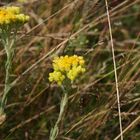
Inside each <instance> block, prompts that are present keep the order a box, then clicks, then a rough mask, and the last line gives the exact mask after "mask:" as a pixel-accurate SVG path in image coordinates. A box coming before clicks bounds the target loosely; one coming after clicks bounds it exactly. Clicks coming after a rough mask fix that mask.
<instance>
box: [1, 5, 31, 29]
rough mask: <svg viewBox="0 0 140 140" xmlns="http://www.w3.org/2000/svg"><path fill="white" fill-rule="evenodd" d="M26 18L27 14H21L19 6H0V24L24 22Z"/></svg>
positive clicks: (27, 18)
mask: <svg viewBox="0 0 140 140" xmlns="http://www.w3.org/2000/svg"><path fill="white" fill-rule="evenodd" d="M28 20H29V16H27V15H24V14H22V13H21V10H20V8H19V7H15V6H10V7H1V8H0V26H3V25H12V24H13V23H25V22H27V21H28Z"/></svg>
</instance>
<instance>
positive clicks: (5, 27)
mask: <svg viewBox="0 0 140 140" xmlns="http://www.w3.org/2000/svg"><path fill="white" fill-rule="evenodd" d="M28 20H29V16H28V15H25V14H23V13H22V11H21V9H20V8H19V7H16V6H9V7H0V38H1V43H2V45H3V47H4V49H5V52H6V56H7V60H6V64H5V70H6V75H5V86H4V92H3V95H2V98H1V100H0V124H1V123H3V122H4V120H5V118H6V115H5V112H4V108H5V105H6V102H7V94H8V93H9V91H10V89H11V85H10V69H11V64H12V58H13V55H14V48H13V47H14V44H15V40H16V34H17V30H18V29H19V28H20V27H21V26H22V25H23V24H24V23H26V22H27V21H28ZM11 32H13V33H11Z"/></svg>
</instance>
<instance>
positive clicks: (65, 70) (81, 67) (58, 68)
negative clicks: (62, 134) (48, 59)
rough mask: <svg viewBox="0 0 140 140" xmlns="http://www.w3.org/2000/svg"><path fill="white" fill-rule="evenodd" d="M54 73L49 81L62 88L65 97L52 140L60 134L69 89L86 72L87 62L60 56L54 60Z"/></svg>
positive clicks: (52, 131)
mask: <svg viewBox="0 0 140 140" xmlns="http://www.w3.org/2000/svg"><path fill="white" fill-rule="evenodd" d="M53 70H54V71H53V72H51V73H49V81H50V82H55V83H57V84H58V85H59V86H61V88H62V90H63V94H64V95H63V97H62V100H61V103H60V113H59V116H58V119H57V121H56V123H55V126H54V127H53V128H52V129H51V132H50V140H55V139H56V138H57V135H58V133H59V127H58V125H59V123H60V121H61V120H62V117H63V115H64V110H65V106H66V104H67V102H68V89H69V87H70V86H71V83H73V82H74V81H75V80H76V79H78V77H79V76H80V75H81V74H83V73H84V72H85V60H84V58H83V57H82V56H77V55H73V56H68V55H66V56H60V57H56V58H54V60H53Z"/></svg>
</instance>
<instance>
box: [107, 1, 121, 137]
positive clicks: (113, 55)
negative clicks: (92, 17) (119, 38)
mask: <svg viewBox="0 0 140 140" xmlns="http://www.w3.org/2000/svg"><path fill="white" fill-rule="evenodd" d="M105 3H106V12H107V17H108V25H109V33H110V41H111V48H112V57H113V64H114V73H115V83H116V93H117V102H118V113H119V124H120V133H121V134H120V135H121V140H123V132H122V119H121V106H120V95H119V87H118V76H117V69H116V60H115V51H114V43H113V37H112V28H111V21H110V14H109V9H108V2H107V0H105Z"/></svg>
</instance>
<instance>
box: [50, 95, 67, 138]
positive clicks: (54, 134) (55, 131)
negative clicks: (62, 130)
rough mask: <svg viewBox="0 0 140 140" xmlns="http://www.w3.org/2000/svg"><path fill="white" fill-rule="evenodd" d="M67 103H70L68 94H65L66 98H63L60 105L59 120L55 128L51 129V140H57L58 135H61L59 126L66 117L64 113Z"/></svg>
mask: <svg viewBox="0 0 140 140" xmlns="http://www.w3.org/2000/svg"><path fill="white" fill-rule="evenodd" d="M67 102H68V95H67V93H64V97H63V98H62V100H61V104H60V112H59V116H58V119H57V121H56V123H55V126H54V128H52V129H51V132H50V138H49V140H55V139H56V138H57V135H58V133H59V127H58V125H59V123H60V122H61V120H62V118H63V115H64V111H65V107H66V105H67Z"/></svg>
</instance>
